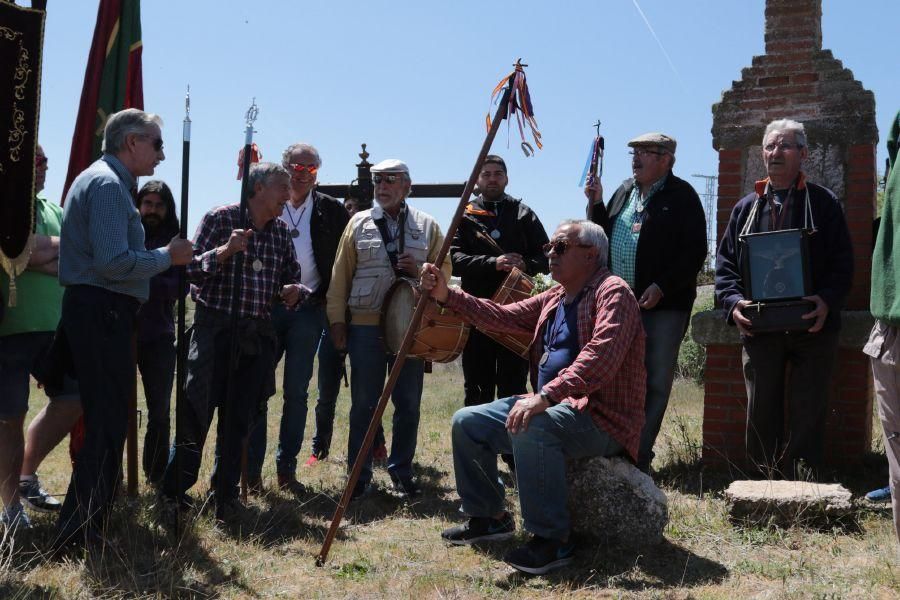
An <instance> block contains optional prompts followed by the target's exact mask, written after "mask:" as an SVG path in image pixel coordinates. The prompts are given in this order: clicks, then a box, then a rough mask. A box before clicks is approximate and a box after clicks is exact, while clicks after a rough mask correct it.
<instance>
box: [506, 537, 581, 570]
mask: <svg viewBox="0 0 900 600" xmlns="http://www.w3.org/2000/svg"><path fill="white" fill-rule="evenodd" d="M574 559H575V545H574V544H572V543H571V542H562V541H560V540H553V539H550V538H544V537H541V536H539V535H535V536H532V538H531V539H530V540H529V541H528V543H527V544H525V545H524V546H519V547H518V548H516V549H515V550H511V551H510V552H507V553H506V556H504V557H503V561H504V562H505V563H506V564H508V565H509V566H511V567H512V568H514V569H518V570H519V571H523V572H525V573H530V574H531V575H543V574H544V573H546V572H548V571H552V570H553V569H558V568H560V567H564V566H566V565H568V564H570V563H571V562H572V561H573V560H574Z"/></svg>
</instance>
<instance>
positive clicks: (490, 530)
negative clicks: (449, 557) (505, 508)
mask: <svg viewBox="0 0 900 600" xmlns="http://www.w3.org/2000/svg"><path fill="white" fill-rule="evenodd" d="M515 530H516V524H515V523H514V522H513V519H512V515H510V514H509V513H503V517H502V518H500V519H494V518H491V517H469V521H468V522H467V523H464V524H463V525H457V526H456V527H451V528H450V529H445V530H444V531H442V532H441V537H442V538H444V541H445V542H449V543H451V544H453V545H454V546H464V545H466V544H475V543H478V542H491V541H500V540H506V539H509V538H511V537H512V536H513V534H514V532H515Z"/></svg>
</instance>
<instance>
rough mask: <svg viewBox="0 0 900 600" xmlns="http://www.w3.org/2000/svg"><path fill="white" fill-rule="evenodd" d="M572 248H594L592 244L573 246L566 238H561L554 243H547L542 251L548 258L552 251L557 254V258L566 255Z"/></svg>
mask: <svg viewBox="0 0 900 600" xmlns="http://www.w3.org/2000/svg"><path fill="white" fill-rule="evenodd" d="M570 247H577V248H592V247H593V246H591V245H590V244H573V243H572V242H570V241H569V240H568V239H566V238H560V239H558V240H553V241H552V242H547V243H546V244H544V245H543V247H542V248H541V250H543V251H544V256H547V257H549V256H550V251H551V250H552V251H553V252H556V255H557V256H562V255H563V254H565V253H566V251H567V250H568V249H569V248H570Z"/></svg>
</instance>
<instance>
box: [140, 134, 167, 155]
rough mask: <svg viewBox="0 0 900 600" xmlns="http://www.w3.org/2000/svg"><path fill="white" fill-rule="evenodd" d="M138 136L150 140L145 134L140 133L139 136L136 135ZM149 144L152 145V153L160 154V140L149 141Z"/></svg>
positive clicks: (161, 143)
mask: <svg viewBox="0 0 900 600" xmlns="http://www.w3.org/2000/svg"><path fill="white" fill-rule="evenodd" d="M138 135H139V136H140V137H142V138H144V139H145V140H149V139H150V136H149V135H147V134H146V133H141V134H138ZM150 143H151V144H152V145H153V150H154V151H156V152H162V149H163V141H162V138H156V139H155V140H151V141H150Z"/></svg>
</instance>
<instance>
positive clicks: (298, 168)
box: [288, 163, 319, 175]
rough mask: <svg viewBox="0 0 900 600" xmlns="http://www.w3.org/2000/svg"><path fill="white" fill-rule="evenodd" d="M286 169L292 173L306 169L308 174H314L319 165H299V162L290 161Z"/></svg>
mask: <svg viewBox="0 0 900 600" xmlns="http://www.w3.org/2000/svg"><path fill="white" fill-rule="evenodd" d="M288 169H289V170H291V171H293V172H294V173H302V172H303V171H308V172H309V174H310V175H315V174H316V173H317V172H318V171H319V167H317V166H316V165H301V164H300V163H291V164H289V165H288Z"/></svg>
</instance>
